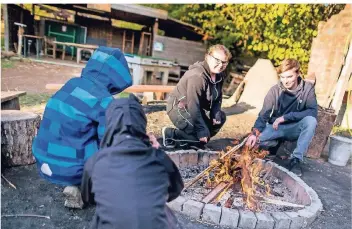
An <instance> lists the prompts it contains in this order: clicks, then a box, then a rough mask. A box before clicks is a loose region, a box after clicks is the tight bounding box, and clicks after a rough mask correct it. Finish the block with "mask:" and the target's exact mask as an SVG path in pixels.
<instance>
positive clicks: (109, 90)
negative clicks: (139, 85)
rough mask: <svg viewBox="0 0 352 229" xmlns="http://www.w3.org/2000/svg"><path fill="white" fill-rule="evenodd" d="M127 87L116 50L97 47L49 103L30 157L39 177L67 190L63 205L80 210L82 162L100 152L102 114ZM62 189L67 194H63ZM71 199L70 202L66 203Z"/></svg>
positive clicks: (124, 64) (126, 76)
mask: <svg viewBox="0 0 352 229" xmlns="http://www.w3.org/2000/svg"><path fill="white" fill-rule="evenodd" d="M131 85H132V77H131V75H130V72H129V68H128V65H127V61H126V59H125V57H124V55H123V53H122V52H121V51H120V50H119V49H115V48H108V47H102V46H101V47H99V48H98V49H97V50H96V51H95V52H94V54H93V55H92V57H91V58H90V59H89V61H88V63H87V65H86V67H85V68H84V69H83V70H82V74H81V77H76V78H72V79H70V80H69V81H67V82H66V83H65V85H64V86H63V87H62V88H61V89H60V90H58V91H57V92H56V93H55V94H54V95H53V96H52V97H51V98H50V99H49V101H48V103H47V104H46V107H45V111H44V115H43V119H42V121H41V123H40V128H39V131H38V134H37V136H36V137H35V139H34V141H33V146H32V150H33V155H34V157H35V158H36V161H37V167H38V170H39V174H40V176H42V177H43V178H45V179H46V180H48V181H50V182H52V183H55V184H59V185H64V186H68V187H67V189H65V191H64V194H68V196H67V199H66V202H65V206H67V207H74V208H75V207H77V208H79V207H81V205H82V203H81V202H82V201H81V200H80V194H79V193H78V195H73V196H72V195H71V194H72V193H77V192H79V190H78V187H77V185H79V184H80V183H81V179H82V172H83V167H84V164H85V162H86V161H87V160H88V158H89V157H91V156H92V155H93V154H94V153H96V152H97V151H98V149H99V144H100V141H101V139H102V137H103V134H104V130H105V111H106V108H107V107H108V105H109V104H110V103H111V101H113V95H115V94H117V93H119V92H121V91H123V90H124V89H126V88H127V87H129V86H131ZM66 190H71V191H68V192H66ZM71 197H72V198H73V199H76V201H73V202H71V203H72V204H69V203H70V201H68V200H69V199H71Z"/></svg>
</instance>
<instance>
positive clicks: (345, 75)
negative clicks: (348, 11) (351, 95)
mask: <svg viewBox="0 0 352 229" xmlns="http://www.w3.org/2000/svg"><path fill="white" fill-rule="evenodd" d="M351 72H352V40H351V41H350V44H349V49H348V53H347V56H346V59H345V63H344V66H343V68H342V71H341V74H340V78H339V79H338V81H337V84H336V91H335V95H334V97H333V99H332V104H331V107H332V109H334V110H335V114H336V115H338V113H339V111H340V108H341V105H342V100H343V97H344V95H345V91H346V90H347V89H348V80H349V76H350V75H351Z"/></svg>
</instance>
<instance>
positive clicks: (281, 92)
mask: <svg viewBox="0 0 352 229" xmlns="http://www.w3.org/2000/svg"><path fill="white" fill-rule="evenodd" d="M299 73H300V64H299V62H298V61H297V60H294V59H286V60H284V61H283V62H282V64H281V65H280V67H279V68H278V74H279V76H280V81H279V83H278V84H277V85H275V86H273V87H272V88H271V89H270V90H269V92H268V94H267V95H266V97H265V99H264V104H263V108H262V110H261V111H260V113H259V116H258V118H257V120H256V122H255V124H254V126H253V128H252V135H251V136H250V137H249V138H248V140H247V145H248V146H250V147H253V146H255V145H256V144H259V146H260V147H261V148H266V149H268V148H271V147H275V146H277V145H278V140H290V141H294V140H297V146H296V148H295V149H294V151H293V153H292V155H291V158H290V163H289V170H290V171H292V172H294V173H296V175H298V176H301V175H302V169H301V162H302V161H303V156H304V155H305V153H306V152H307V150H308V146H309V144H310V142H311V141H312V138H313V136H314V133H315V128H316V125H317V113H318V112H317V107H318V105H317V99H316V95H315V89H314V85H313V84H312V83H310V82H307V81H304V80H303V79H302V78H301V77H300V74H299Z"/></svg>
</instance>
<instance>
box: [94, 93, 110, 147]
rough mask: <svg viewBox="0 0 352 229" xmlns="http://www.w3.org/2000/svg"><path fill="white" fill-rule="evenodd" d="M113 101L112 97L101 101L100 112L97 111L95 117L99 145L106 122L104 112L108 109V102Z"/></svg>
mask: <svg viewBox="0 0 352 229" xmlns="http://www.w3.org/2000/svg"><path fill="white" fill-rule="evenodd" d="M112 100H113V97H112V96H111V97H106V98H104V99H102V100H101V102H100V108H101V109H100V110H99V111H98V113H97V115H96V122H97V123H98V130H97V132H98V142H99V144H100V142H101V139H102V138H103V136H104V133H105V124H106V120H105V112H106V109H107V108H108V106H109V104H110V102H111V101H112Z"/></svg>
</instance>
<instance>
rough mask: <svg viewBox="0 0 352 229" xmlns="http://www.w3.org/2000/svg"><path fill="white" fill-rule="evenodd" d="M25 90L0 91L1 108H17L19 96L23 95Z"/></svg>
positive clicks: (18, 106) (18, 107)
mask: <svg viewBox="0 0 352 229" xmlns="http://www.w3.org/2000/svg"><path fill="white" fill-rule="evenodd" d="M25 94H26V92H25V91H2V92H1V110H19V109H20V101H19V97H20V96H22V95H25Z"/></svg>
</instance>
